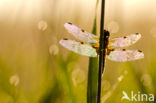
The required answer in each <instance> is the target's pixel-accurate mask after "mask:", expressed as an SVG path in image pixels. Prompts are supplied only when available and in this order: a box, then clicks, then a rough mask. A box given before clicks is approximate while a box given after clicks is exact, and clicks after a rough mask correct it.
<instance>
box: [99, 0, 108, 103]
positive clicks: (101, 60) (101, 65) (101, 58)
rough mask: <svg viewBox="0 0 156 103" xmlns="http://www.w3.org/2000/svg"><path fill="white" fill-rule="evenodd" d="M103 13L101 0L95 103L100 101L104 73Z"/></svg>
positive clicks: (104, 36) (104, 37)
mask: <svg viewBox="0 0 156 103" xmlns="http://www.w3.org/2000/svg"><path fill="white" fill-rule="evenodd" d="M104 11H105V0H102V3H101V24H100V41H99V44H100V50H99V74H98V95H97V103H100V99H101V78H102V71H104V65H105V53H106V47H107V46H106V45H107V43H106V42H105V41H106V40H105V39H106V38H107V37H106V35H104Z"/></svg>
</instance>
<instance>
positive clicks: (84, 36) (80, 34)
mask: <svg viewBox="0 0 156 103" xmlns="http://www.w3.org/2000/svg"><path fill="white" fill-rule="evenodd" d="M64 27H65V28H66V29H67V30H68V32H69V33H71V34H73V36H74V37H76V38H77V39H78V40H80V41H83V42H88V43H98V41H97V40H96V38H98V37H97V36H95V35H93V34H91V33H89V32H86V31H84V30H83V29H80V28H79V27H77V26H76V25H74V24H72V23H65V24H64Z"/></svg>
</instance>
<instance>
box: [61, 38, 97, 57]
mask: <svg viewBox="0 0 156 103" xmlns="http://www.w3.org/2000/svg"><path fill="white" fill-rule="evenodd" d="M60 44H61V45H62V46H63V47H65V48H67V49H69V50H71V51H73V52H75V53H77V54H80V55H84V56H90V57H96V56H97V52H96V49H94V48H93V47H92V46H91V45H89V44H83V43H81V42H77V41H74V40H70V39H62V40H60Z"/></svg>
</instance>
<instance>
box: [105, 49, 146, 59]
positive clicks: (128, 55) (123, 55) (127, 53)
mask: <svg viewBox="0 0 156 103" xmlns="http://www.w3.org/2000/svg"><path fill="white" fill-rule="evenodd" d="M108 52H109V54H108V56H107V58H108V59H110V60H112V61H118V62H126V61H132V60H138V59H142V58H144V53H143V52H142V51H140V50H125V49H117V50H113V51H108Z"/></svg>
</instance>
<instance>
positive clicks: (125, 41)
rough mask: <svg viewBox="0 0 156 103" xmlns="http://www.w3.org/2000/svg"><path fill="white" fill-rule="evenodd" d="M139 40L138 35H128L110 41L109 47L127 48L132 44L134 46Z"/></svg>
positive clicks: (139, 35) (139, 36)
mask: <svg viewBox="0 0 156 103" xmlns="http://www.w3.org/2000/svg"><path fill="white" fill-rule="evenodd" d="M140 38H141V34H139V33H136V34H130V35H128V36H124V37H119V38H114V39H112V40H110V43H109V46H111V47H115V48H116V47H118V48H122V47H127V46H130V45H132V44H135V43H136V42H137V41H138V40H139V39H140Z"/></svg>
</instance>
